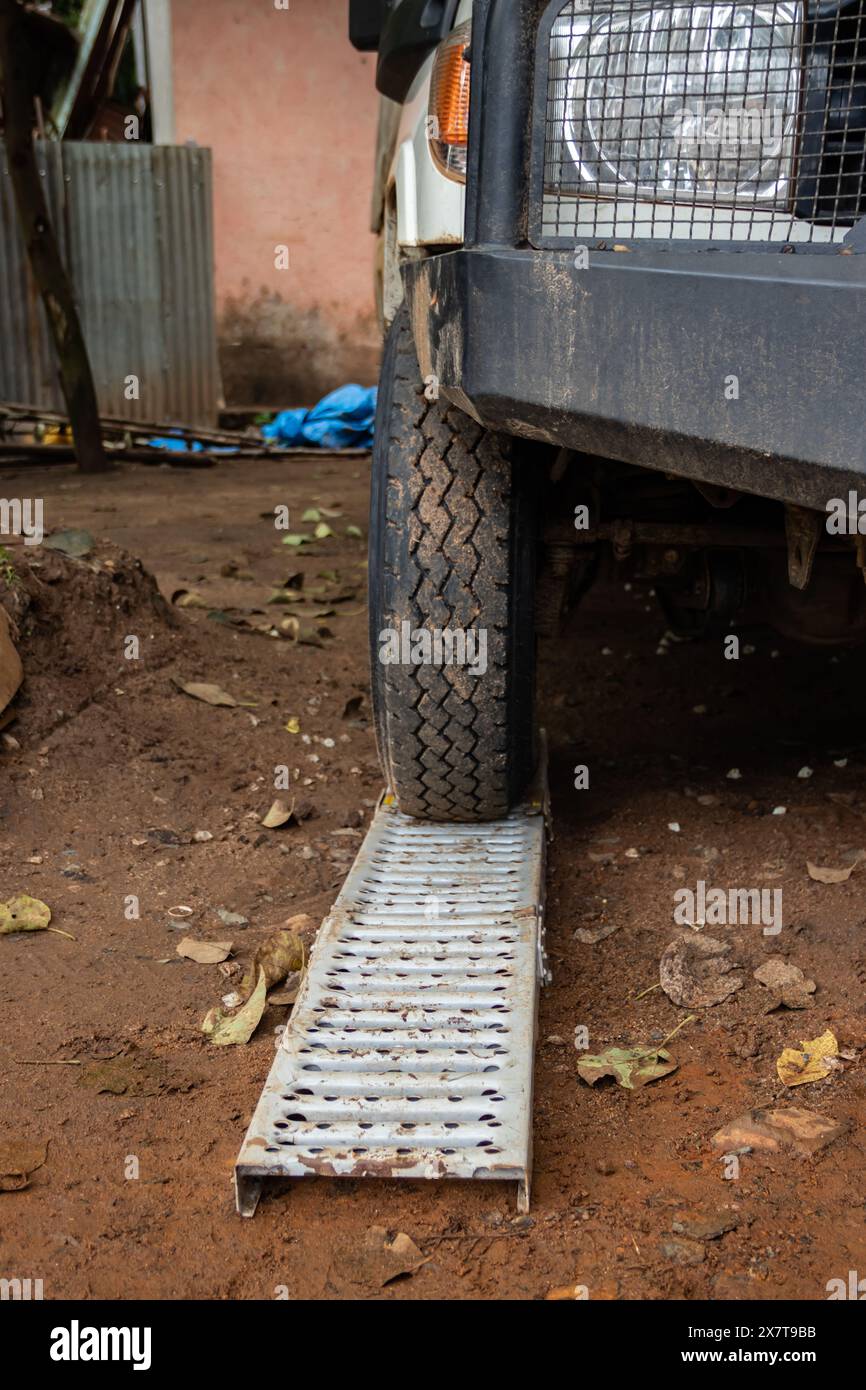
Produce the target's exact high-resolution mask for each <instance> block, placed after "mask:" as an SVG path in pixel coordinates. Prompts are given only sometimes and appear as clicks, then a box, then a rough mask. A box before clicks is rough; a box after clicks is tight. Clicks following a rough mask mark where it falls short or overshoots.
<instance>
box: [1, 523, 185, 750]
mask: <svg viewBox="0 0 866 1390" xmlns="http://www.w3.org/2000/svg"><path fill="white" fill-rule="evenodd" d="M0 607H2V608H3V609H4V610H5V612H6V614H7V616H8V618H9V620H10V633H11V636H12V640H13V641H14V643H15V646H16V648H17V650H18V654H19V656H20V658H21V661H22V664H23V667H24V682H23V685H22V687H21V689H20V691H19V692H18V695H17V696H16V698H15V700H14V701H13V703H12V704H11V705H10V706H9V709H8V710H7V711H5V723H7V724H8V723H11V722H12V721H11V718H10V716H14V720H15V737H16V738H18V739H19V741H21V742H25V741H26V740H29V739H31V738H33V739H39V738H41V737H43V736H44V735H45V733H46V732H47V731H48V730H50V729H51V728H53V727H54V726H55V725H56V724H57V723H59V722H61V721H62V720H63V719H65V718H67V717H68V716H69V715H70V714H74V713H75V712H77V711H78V710H80V709H81V708H83V706H84V705H86V704H87V703H89V702H90V701H91V700H93V699H94V698H95V697H96V696H97V695H98V694H99V692H100V691H103V690H105V689H106V688H107V687H109V686H111V685H112V684H118V683H121V682H122V681H123V680H128V679H130V676H131V675H132V674H134V673H135V670H136V656H137V654H140V653H142V652H143V651H144V650H145V648H146V650H147V654H148V660H149V664H150V665H151V666H152V665H153V664H154V660H155V661H156V663H157V664H158V663H159V662H160V661H161V660H168V659H170V657H171V656H172V654H173V652H174V649H175V645H176V642H177V639H178V634H177V628H178V620H177V617H176V615H175V614H174V613H173V612H172V610H171V608H170V607H169V605H168V604H167V603H166V601H165V599H164V598H163V597H162V595H161V594H160V592H159V590H158V588H157V585H156V581H155V580H154V578H153V576H152V575H151V574H150V573H148V571H147V570H146V569H145V568H144V566H143V565H142V563H141V561H140V560H137V559H135V557H134V556H132V555H129V554H127V552H126V551H124V550H121V549H120V548H119V547H118V546H116V545H112V544H110V543H109V542H107V541H105V542H94V545H93V548H92V550H91V551H90V552H89V553H88V554H87V555H86V556H85V557H83V558H77V557H74V556H71V555H67V554H65V553H63V552H61V551H59V550H52V549H49V548H48V547H43V546H34V547H32V548H31V547H25V546H18V547H16V548H15V550H14V551H13V552H12V553H11V557H10V559H9V560H8V561H7V562H6V563H4V564H3V565H2V566H0ZM3 720H4V714H2V713H0V721H3Z"/></svg>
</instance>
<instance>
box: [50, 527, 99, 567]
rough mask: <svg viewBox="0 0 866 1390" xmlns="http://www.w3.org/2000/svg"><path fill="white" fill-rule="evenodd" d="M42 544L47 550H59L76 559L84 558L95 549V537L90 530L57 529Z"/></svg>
mask: <svg viewBox="0 0 866 1390" xmlns="http://www.w3.org/2000/svg"><path fill="white" fill-rule="evenodd" d="M42 544H43V546H44V547H45V549H46V550H59V551H61V552H62V553H63V554H64V555H71V556H72V557H73V559H75V560H83V559H84V556H85V555H89V554H90V552H91V550H92V549H93V537H92V536H91V534H90V532H89V531H55V532H54V534H53V535H52V536H46V538H45V540H44V541H43V542H42Z"/></svg>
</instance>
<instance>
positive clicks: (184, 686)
mask: <svg viewBox="0 0 866 1390" xmlns="http://www.w3.org/2000/svg"><path fill="white" fill-rule="evenodd" d="M174 683H175V685H176V686H177V688H178V690H182V691H183V692H184V694H185V695H191V696H192V698H193V699H194V700H203V701H204V703H205V704H206V705H226V706H227V707H230V708H234V706H236V705H237V703H238V702H237V700H236V699H235V697H234V695H229V693H228V691H226V690H221V689H220V687H219V686H218V685H211V684H210V683H209V682H207V681H181V680H177V679H175V682H174Z"/></svg>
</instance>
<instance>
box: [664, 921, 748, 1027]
mask: <svg viewBox="0 0 866 1390" xmlns="http://www.w3.org/2000/svg"><path fill="white" fill-rule="evenodd" d="M730 951H731V947H730V944H729V943H728V942H726V941H719V940H718V939H717V938H716V937H714V936H695V935H692V934H689V935H684V936H678V937H676V938H675V939H674V940H673V941H672V942H671V943H670V944H669V945H668V946H666V947H665V950H664V952H663V954H662V958H661V961H660V962H659V982H660V984H661V987H662V989H663V990H664V992H665V994H666V995H667V996H668V998H669V999H670V1000H671V1002H672V1003H674V1004H680V1005H682V1006H683V1007H685V1008H689V1009H694V1008H700V1009H708V1008H711V1007H712V1006H713V1005H714V1004H721V1003H722V1001H723V1000H725V999H727V998H728V996H729V995H731V994H733V993H734V992H735V990H738V989H740V988H741V986H742V985H743V983H744V980H743V976H742V975H731V974H730V973H729V972H730V971H731V970H732V969H733V968H734V962H733V961H732V960H728V956H729V955H730Z"/></svg>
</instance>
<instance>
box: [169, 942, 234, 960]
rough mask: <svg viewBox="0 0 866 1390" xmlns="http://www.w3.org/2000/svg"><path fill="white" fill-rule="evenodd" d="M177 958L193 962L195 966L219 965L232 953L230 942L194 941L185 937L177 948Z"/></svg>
mask: <svg viewBox="0 0 866 1390" xmlns="http://www.w3.org/2000/svg"><path fill="white" fill-rule="evenodd" d="M177 953H178V955H179V956H183V957H184V959H185V960H194V961H195V962H196V964H197V965H219V963H220V961H224V960H227V959H228V957H229V956H230V955H231V953H232V942H231V941H195V940H194V939H193V937H191V936H185V937H184V939H183V941H181V942H180V944H179V945H178V948H177Z"/></svg>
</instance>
